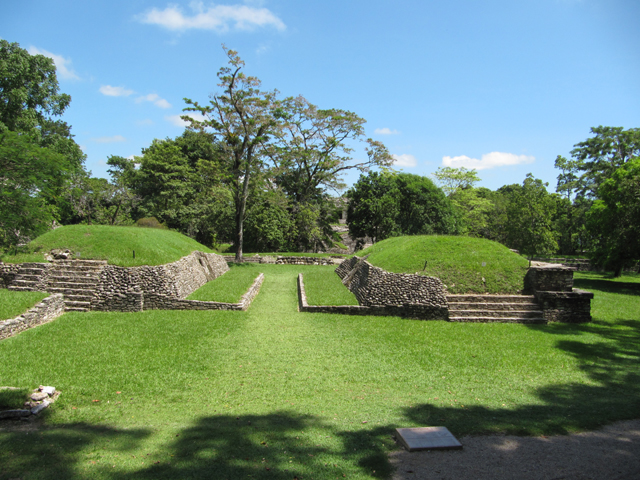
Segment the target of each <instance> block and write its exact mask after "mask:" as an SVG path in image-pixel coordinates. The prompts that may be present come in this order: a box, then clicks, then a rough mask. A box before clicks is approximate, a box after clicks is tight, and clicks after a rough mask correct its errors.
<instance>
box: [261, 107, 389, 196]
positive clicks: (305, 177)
mask: <svg viewBox="0 0 640 480" xmlns="http://www.w3.org/2000/svg"><path fill="white" fill-rule="evenodd" d="M276 112H277V114H278V117H279V118H280V119H281V128H280V129H278V131H277V135H276V140H277V141H276V142H275V143H274V144H273V145H272V146H271V148H269V149H267V153H268V154H269V157H270V158H271V160H272V161H273V163H274V165H275V167H276V171H275V173H276V176H277V179H278V182H279V184H280V185H282V187H283V188H284V190H285V192H286V193H287V195H288V196H289V198H291V199H292V200H293V201H294V202H296V203H307V202H309V201H310V200H312V199H314V198H317V196H318V195H321V194H322V193H323V192H324V191H325V190H326V189H332V190H334V191H341V190H343V189H344V188H345V185H344V183H343V179H342V176H343V174H344V173H346V172H347V171H349V170H359V171H360V172H367V171H369V169H370V168H371V167H374V166H378V167H390V166H391V165H392V163H393V158H392V157H391V155H390V154H389V152H388V150H387V149H386V147H385V146H384V145H383V144H382V143H381V142H376V141H374V140H372V139H370V138H368V139H366V143H367V145H368V146H367V148H366V154H367V159H366V160H363V161H357V160H354V159H353V157H352V156H351V154H352V153H353V151H354V149H353V147H352V142H353V141H362V140H363V139H364V127H363V125H364V123H365V122H366V120H365V119H364V118H362V117H359V116H358V115H356V114H355V113H353V112H349V111H346V110H340V109H327V110H322V109H319V108H318V107H317V106H315V105H313V104H311V103H309V102H308V101H307V100H306V99H305V98H304V97H302V96H298V97H290V98H286V99H285V100H283V101H281V102H278V104H277V110H276Z"/></svg>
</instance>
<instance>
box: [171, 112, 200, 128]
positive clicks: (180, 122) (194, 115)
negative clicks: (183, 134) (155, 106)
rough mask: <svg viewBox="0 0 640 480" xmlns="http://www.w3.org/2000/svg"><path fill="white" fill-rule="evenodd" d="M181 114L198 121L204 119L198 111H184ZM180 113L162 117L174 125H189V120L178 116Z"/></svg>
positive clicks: (182, 126)
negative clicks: (186, 120)
mask: <svg viewBox="0 0 640 480" xmlns="http://www.w3.org/2000/svg"><path fill="white" fill-rule="evenodd" d="M182 115H186V116H188V117H191V118H193V119H194V120H198V121H200V122H201V121H203V120H204V119H205V118H204V116H202V115H200V114H199V113H184V114H182ZM182 115H167V116H166V117H164V119H165V120H166V121H167V122H169V123H172V124H173V125H175V126H176V127H181V128H186V127H188V126H189V122H185V121H184V120H183V119H182V118H180V117H181V116H182Z"/></svg>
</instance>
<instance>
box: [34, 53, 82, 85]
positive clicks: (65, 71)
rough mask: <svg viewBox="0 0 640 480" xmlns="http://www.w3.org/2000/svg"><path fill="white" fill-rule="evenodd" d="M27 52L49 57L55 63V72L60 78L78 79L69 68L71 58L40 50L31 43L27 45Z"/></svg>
mask: <svg viewBox="0 0 640 480" xmlns="http://www.w3.org/2000/svg"><path fill="white" fill-rule="evenodd" d="M29 53H30V54H31V55H44V56H45V57H49V58H51V59H52V60H53V63H55V65H56V73H57V75H58V76H59V77H60V78H64V79H65V80H80V77H79V76H78V75H76V72H74V71H73V70H72V69H71V60H69V59H68V58H64V57H63V56H61V55H56V54H55V53H51V52H48V51H46V50H42V49H40V48H37V47H34V46H33V45H32V46H30V47H29Z"/></svg>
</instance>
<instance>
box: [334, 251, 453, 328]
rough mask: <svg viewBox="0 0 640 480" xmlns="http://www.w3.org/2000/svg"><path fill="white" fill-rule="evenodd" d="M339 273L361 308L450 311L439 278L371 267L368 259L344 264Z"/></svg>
mask: <svg viewBox="0 0 640 480" xmlns="http://www.w3.org/2000/svg"><path fill="white" fill-rule="evenodd" d="M336 273H337V274H338V276H339V277H340V278H341V279H342V283H343V284H344V285H345V286H346V287H347V288H348V289H349V290H350V291H351V292H353V294H354V295H355V296H356V298H357V299H358V303H359V304H360V305H365V306H373V305H412V306H414V305H427V306H429V307H431V308H433V309H442V310H444V311H447V310H448V303H447V291H446V288H445V286H444V284H443V283H442V280H440V279H439V278H436V277H428V276H425V275H411V274H405V273H391V272H387V271H385V270H383V269H381V268H379V267H374V266H373V265H371V264H370V263H369V262H367V261H366V257H365V258H358V257H352V258H350V259H347V260H345V261H344V262H342V264H341V265H340V266H339V267H338V268H336ZM438 318H446V315H444V316H439V317H438Z"/></svg>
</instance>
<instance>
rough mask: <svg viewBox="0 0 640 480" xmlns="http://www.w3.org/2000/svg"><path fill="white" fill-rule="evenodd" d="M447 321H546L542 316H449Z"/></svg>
mask: <svg viewBox="0 0 640 480" xmlns="http://www.w3.org/2000/svg"><path fill="white" fill-rule="evenodd" d="M449 321H450V322H468V323H547V321H546V320H545V319H544V318H542V317H532V318H520V317H449Z"/></svg>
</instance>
